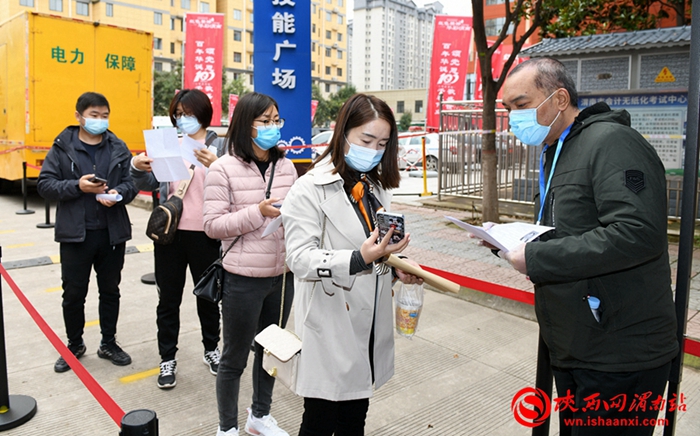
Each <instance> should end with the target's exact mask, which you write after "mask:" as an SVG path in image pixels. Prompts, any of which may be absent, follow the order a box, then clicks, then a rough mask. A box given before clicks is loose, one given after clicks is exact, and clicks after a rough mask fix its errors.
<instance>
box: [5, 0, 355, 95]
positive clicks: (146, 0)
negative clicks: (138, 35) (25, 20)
mask: <svg viewBox="0 0 700 436" xmlns="http://www.w3.org/2000/svg"><path fill="white" fill-rule="evenodd" d="M253 3H254V1H253V0H206V1H205V0H119V1H110V0H3V1H1V2H0V22H3V21H6V20H7V19H9V18H10V17H13V16H14V15H16V14H19V13H21V12H24V11H30V12H39V13H45V14H52V15H59V16H63V17H67V18H75V19H79V20H85V21H93V22H99V23H100V24H107V25H115V26H120V27H129V28H135V29H138V30H143V31H147V32H151V33H153V58H154V64H153V68H154V70H156V71H170V70H172V69H173V67H174V66H175V64H176V63H177V62H178V61H180V60H182V55H183V47H184V42H185V32H184V30H185V29H184V18H185V15H186V14H187V13H193V12H211V13H217V12H218V13H222V14H224V22H225V26H226V32H225V36H224V60H223V64H224V69H225V71H226V73H227V75H228V77H229V79H239V78H242V79H243V80H244V83H245V85H246V86H247V87H248V88H249V89H253V88H254V86H255V84H254V82H253V70H254V65H253V49H254V47H253V17H254V15H253V14H254V6H253ZM346 3H347V2H346V0H312V1H311V39H310V44H311V66H312V83H314V84H317V85H318V86H319V88H320V89H321V93H322V94H324V96H327V95H328V94H329V93H331V92H337V91H338V90H339V89H340V88H342V87H343V86H345V85H346V84H347V75H348V69H347V63H348V57H349V56H348V42H349V39H348V34H347V15H346V13H345V12H346Z"/></svg>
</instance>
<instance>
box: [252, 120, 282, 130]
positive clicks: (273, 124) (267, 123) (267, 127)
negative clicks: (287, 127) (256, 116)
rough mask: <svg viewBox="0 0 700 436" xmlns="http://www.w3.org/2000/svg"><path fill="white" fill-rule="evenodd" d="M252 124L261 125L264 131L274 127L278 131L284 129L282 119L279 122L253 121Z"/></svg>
mask: <svg viewBox="0 0 700 436" xmlns="http://www.w3.org/2000/svg"><path fill="white" fill-rule="evenodd" d="M253 122H257V123H262V125H263V126H264V127H265V128H266V129H269V128H270V127H272V126H276V127H277V128H278V129H281V128H282V127H284V118H280V119H279V120H253Z"/></svg>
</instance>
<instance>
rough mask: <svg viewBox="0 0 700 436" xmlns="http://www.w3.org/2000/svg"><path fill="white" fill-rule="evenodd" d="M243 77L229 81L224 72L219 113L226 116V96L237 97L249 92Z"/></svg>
mask: <svg viewBox="0 0 700 436" xmlns="http://www.w3.org/2000/svg"><path fill="white" fill-rule="evenodd" d="M244 77H245V76H244V75H241V76H240V77H238V79H233V80H229V78H228V76H227V75H226V72H225V71H224V75H223V80H222V84H221V113H222V116H224V114H225V115H226V116H227V115H228V96H229V94H235V95H237V96H238V97H242V96H243V95H245V94H247V93H248V92H250V91H249V90H248V88H247V87H246V86H245V80H244Z"/></svg>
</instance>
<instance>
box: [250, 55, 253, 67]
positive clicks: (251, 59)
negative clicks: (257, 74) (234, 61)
mask: <svg viewBox="0 0 700 436" xmlns="http://www.w3.org/2000/svg"><path fill="white" fill-rule="evenodd" d="M250 64H251V65H252V64H253V55H250Z"/></svg>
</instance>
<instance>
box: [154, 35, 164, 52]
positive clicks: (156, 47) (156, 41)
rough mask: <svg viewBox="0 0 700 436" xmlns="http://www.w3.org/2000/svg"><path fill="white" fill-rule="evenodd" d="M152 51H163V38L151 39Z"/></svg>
mask: <svg viewBox="0 0 700 436" xmlns="http://www.w3.org/2000/svg"><path fill="white" fill-rule="evenodd" d="M153 49H154V50H163V38H153Z"/></svg>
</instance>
